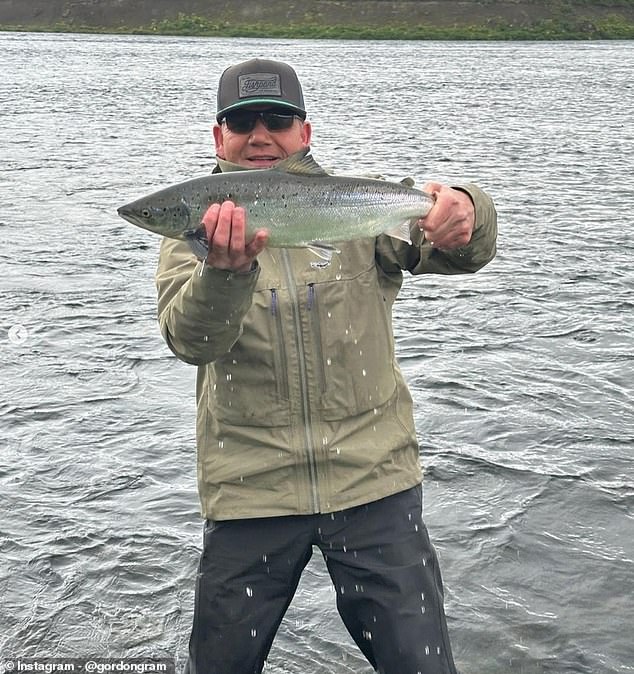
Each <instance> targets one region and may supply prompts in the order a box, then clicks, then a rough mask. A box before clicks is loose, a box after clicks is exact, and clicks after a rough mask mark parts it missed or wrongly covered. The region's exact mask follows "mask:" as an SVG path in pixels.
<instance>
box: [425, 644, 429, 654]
mask: <svg viewBox="0 0 634 674" xmlns="http://www.w3.org/2000/svg"><path fill="white" fill-rule="evenodd" d="M425 655H429V646H425Z"/></svg>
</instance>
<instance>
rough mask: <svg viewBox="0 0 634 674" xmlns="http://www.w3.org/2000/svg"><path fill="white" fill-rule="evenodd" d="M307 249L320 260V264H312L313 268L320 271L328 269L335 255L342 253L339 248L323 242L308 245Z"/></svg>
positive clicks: (313, 242)
mask: <svg viewBox="0 0 634 674" xmlns="http://www.w3.org/2000/svg"><path fill="white" fill-rule="evenodd" d="M307 248H308V250H309V251H310V252H311V253H313V254H314V255H316V256H317V257H318V258H319V262H311V263H310V266H311V267H315V268H318V269H322V268H324V267H327V266H328V265H329V264H330V262H331V261H332V256H333V255H334V253H340V252H341V251H340V250H339V249H338V248H335V246H331V245H330V244H329V243H324V242H323V241H312V242H311V243H309V244H308V246H307Z"/></svg>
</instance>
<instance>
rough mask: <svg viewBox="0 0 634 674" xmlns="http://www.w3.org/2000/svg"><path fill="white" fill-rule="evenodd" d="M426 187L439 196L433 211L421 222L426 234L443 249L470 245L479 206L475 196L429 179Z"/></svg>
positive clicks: (435, 244)
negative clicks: (472, 197)
mask: <svg viewBox="0 0 634 674" xmlns="http://www.w3.org/2000/svg"><path fill="white" fill-rule="evenodd" d="M423 189H424V191H425V192H427V193H428V194H431V195H433V196H434V198H435V200H436V203H435V204H434V205H433V206H432V208H431V210H430V211H429V213H428V214H427V215H426V216H425V217H424V218H421V219H420V220H419V223H418V225H419V227H420V228H421V230H422V232H423V233H424V235H425V238H426V239H427V240H428V241H429V243H430V244H431V245H432V246H433V247H434V248H438V249H439V250H453V249H455V248H460V247H461V246H466V245H467V244H468V243H469V241H471V235H472V234H473V229H474V227H475V208H474V206H473V202H472V201H471V197H470V196H469V195H468V194H467V193H466V192H461V191H460V190H454V189H452V188H451V187H447V185H441V184H440V183H427V184H426V185H425V187H424V188H423Z"/></svg>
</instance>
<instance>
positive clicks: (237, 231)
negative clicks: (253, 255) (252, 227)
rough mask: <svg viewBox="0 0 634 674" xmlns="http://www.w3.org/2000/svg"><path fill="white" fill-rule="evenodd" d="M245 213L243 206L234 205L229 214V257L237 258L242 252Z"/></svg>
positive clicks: (243, 247) (243, 246)
mask: <svg viewBox="0 0 634 674" xmlns="http://www.w3.org/2000/svg"><path fill="white" fill-rule="evenodd" d="M246 219H247V218H246V213H245V211H244V208H241V207H239V206H236V207H235V208H234V209H233V212H232V216H231V238H230V239H229V251H228V252H229V257H231V258H237V257H238V256H240V255H243V254H244V249H245V233H246Z"/></svg>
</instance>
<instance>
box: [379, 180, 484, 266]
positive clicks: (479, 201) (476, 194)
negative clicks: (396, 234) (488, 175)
mask: <svg viewBox="0 0 634 674" xmlns="http://www.w3.org/2000/svg"><path fill="white" fill-rule="evenodd" d="M454 189H458V190H461V191H462V192H466V193H467V194H468V195H469V196H470V197H471V200H472V201H473V204H474V206H475V228H474V230H473V235H472V236H471V241H469V243H468V244H467V245H466V246H463V247H461V248H456V249H455V250H451V251H446V252H444V251H440V250H438V249H437V248H432V247H431V245H430V244H429V242H428V241H426V240H425V238H424V236H423V233H422V232H421V231H420V229H419V228H418V227H413V228H412V233H411V238H412V244H411V245H408V244H407V243H406V242H403V241H399V240H398V239H394V238H392V237H389V236H386V235H381V236H380V237H379V238H378V240H377V260H378V262H379V265H380V266H381V267H382V268H383V270H384V271H386V272H388V273H390V272H394V271H397V270H399V269H408V270H409V271H410V272H411V273H412V274H468V273H473V272H476V271H478V269H481V268H482V267H484V265H486V264H487V263H489V262H490V261H491V260H492V259H493V258H494V257H495V253H496V239H497V213H496V211H495V206H494V204H493V201H492V199H491V197H489V196H488V195H487V194H486V193H485V192H483V191H482V190H481V189H480V188H479V187H477V186H476V185H472V184H468V185H459V186H456V187H455V188H454Z"/></svg>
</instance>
